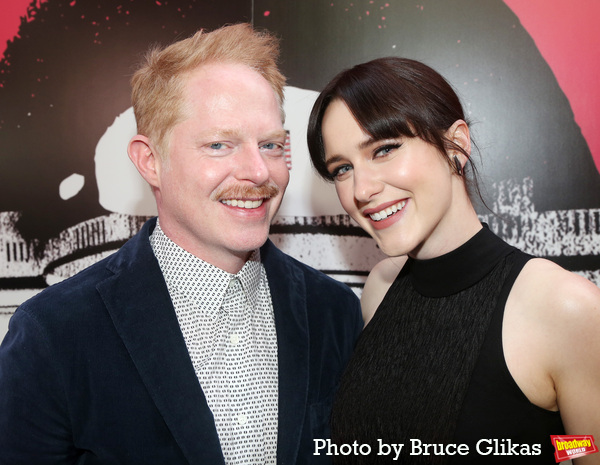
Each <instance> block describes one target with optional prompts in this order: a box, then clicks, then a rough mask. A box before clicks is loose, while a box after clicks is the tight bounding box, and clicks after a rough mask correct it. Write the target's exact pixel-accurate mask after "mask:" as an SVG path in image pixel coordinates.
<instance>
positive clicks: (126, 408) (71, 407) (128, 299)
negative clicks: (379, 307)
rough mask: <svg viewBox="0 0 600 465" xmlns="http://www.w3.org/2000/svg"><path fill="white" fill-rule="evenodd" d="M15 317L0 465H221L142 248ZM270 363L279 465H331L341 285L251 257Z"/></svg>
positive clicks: (4, 350)
mask: <svg viewBox="0 0 600 465" xmlns="http://www.w3.org/2000/svg"><path fill="white" fill-rule="evenodd" d="M154 224H155V220H151V221H149V222H148V223H146V224H145V225H144V227H143V228H142V230H141V231H140V232H139V233H138V234H137V235H136V236H135V237H133V238H132V239H131V240H130V241H128V242H127V243H126V244H125V245H124V246H123V247H122V248H121V249H120V250H119V251H118V252H116V253H115V254H114V255H112V256H110V257H108V258H106V259H104V260H102V261H101V262H98V263H97V264H95V265H92V266H91V267H89V268H88V269H86V270H84V271H82V272H81V273H79V274H78V275H76V276H74V277H72V278H70V279H67V280H65V281H63V282H62V283H60V284H57V285H55V286H51V287H50V288H48V289H46V290H44V291H43V292H41V293H40V294H38V295H37V296H35V297H34V298H32V299H30V300H29V301H27V302H26V303H24V304H23V305H21V306H20V307H19V308H18V309H17V311H16V312H15V314H14V315H13V317H12V318H11V321H10V324H9V332H8V333H7V335H6V337H5V339H4V341H3V343H2V345H1V346H0V463H1V464H10V465H17V464H27V465H36V464H75V463H76V464H127V465H135V464H140V465H152V464H161V465H176V464H206V465H217V464H222V463H224V460H223V455H222V452H221V448H220V444H219V439H218V436H217V432H216V429H215V425H214V421H213V416H212V413H211V411H210V409H209V408H208V405H207V403H206V399H205V397H204V394H203V392H202V389H201V387H200V384H199V382H198V379H197V377H196V374H195V372H194V368H193V366H192V363H191V361H190V357H189V355H188V352H187V349H186V346H185V342H184V339H183V335H182V333H181V330H180V328H179V324H178V322H177V317H176V315H175V311H174V309H173V305H172V303H171V300H170V298H169V294H168V291H167V287H166V284H165V281H164V279H163V276H162V274H161V271H160V268H159V266H158V262H157V260H156V258H155V257H154V254H153V252H152V249H151V247H150V243H149V239H148V237H149V234H150V232H151V231H152V229H153V227H154ZM261 257H262V261H263V263H264V266H265V268H266V272H267V277H268V281H269V287H270V289H271V297H272V300H273V307H274V312H275V325H276V329H277V343H278V356H279V433H278V439H277V463H278V464H281V465H284V464H308V463H327V462H328V461H329V459H330V457H327V456H324V455H317V456H315V455H313V452H314V444H313V439H316V438H326V437H328V434H329V414H330V410H331V399H332V396H333V393H334V391H335V389H336V387H337V384H338V380H339V377H340V375H341V372H342V370H343V369H344V367H345V366H346V362H347V361H348V359H349V357H350V354H351V351H352V349H353V347H354V343H355V340H356V338H357V337H358V334H359V332H360V330H361V328H362V319H361V316H360V309H359V302H358V299H357V298H356V296H355V295H354V293H353V292H352V291H351V290H350V289H348V288H347V287H346V286H344V285H342V284H340V283H338V282H336V281H334V280H332V279H330V278H329V277H327V276H325V275H323V274H322V273H319V272H317V271H315V270H313V269H311V268H309V267H307V266H306V265H303V264H301V263H299V262H298V261H296V260H294V259H293V258H291V257H289V256H287V255H285V254H284V253H282V252H281V251H280V250H278V249H277V248H276V247H275V246H274V245H273V244H272V243H271V242H270V241H268V242H267V244H265V245H264V246H263V247H262V248H261Z"/></svg>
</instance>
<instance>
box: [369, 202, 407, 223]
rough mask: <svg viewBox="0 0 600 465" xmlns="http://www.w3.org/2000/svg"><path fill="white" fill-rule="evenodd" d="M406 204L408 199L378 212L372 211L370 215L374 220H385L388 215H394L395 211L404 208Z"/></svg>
mask: <svg viewBox="0 0 600 465" xmlns="http://www.w3.org/2000/svg"><path fill="white" fill-rule="evenodd" d="M404 205H406V200H401V201H400V202H398V203H397V204H396V205H392V206H391V207H388V208H386V209H384V210H381V211H380V212H377V213H371V214H370V215H369V216H370V217H371V219H372V220H373V221H381V220H385V219H386V218H387V217H388V216H392V215H393V214H394V213H396V212H398V211H400V210H402V209H403V208H404Z"/></svg>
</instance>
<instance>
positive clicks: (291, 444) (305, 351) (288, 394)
mask: <svg viewBox="0 0 600 465" xmlns="http://www.w3.org/2000/svg"><path fill="white" fill-rule="evenodd" d="M261 257H262V261H263V264H264V266H265V269H266V271H267V278H268V281H269V289H270V291H271V299H272V301H273V310H274V313H275V326H276V329H277V346H278V364H279V432H278V438H277V463H296V458H297V456H298V450H299V446H300V438H301V435H302V427H303V425H304V418H305V416H306V409H307V396H308V378H309V344H308V319H307V318H308V317H307V310H306V289H305V282H304V276H303V274H302V272H301V271H300V270H299V269H297V268H296V267H295V266H294V265H293V262H292V261H291V260H290V259H289V258H288V257H286V256H285V255H284V254H283V253H282V252H281V251H279V250H278V249H277V248H276V247H275V246H274V245H273V244H272V243H271V242H270V241H268V242H267V244H265V246H263V248H261Z"/></svg>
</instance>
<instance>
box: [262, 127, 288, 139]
mask: <svg viewBox="0 0 600 465" xmlns="http://www.w3.org/2000/svg"><path fill="white" fill-rule="evenodd" d="M286 137H287V131H286V130H285V129H281V130H277V131H274V132H271V133H269V134H267V137H265V138H264V139H283V140H285V138H286Z"/></svg>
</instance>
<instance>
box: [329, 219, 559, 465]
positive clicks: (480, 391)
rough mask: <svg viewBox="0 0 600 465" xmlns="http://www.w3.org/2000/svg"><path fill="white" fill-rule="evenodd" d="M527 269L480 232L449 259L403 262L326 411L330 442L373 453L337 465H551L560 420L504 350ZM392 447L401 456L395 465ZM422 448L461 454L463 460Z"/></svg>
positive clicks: (518, 255) (342, 458)
mask: <svg viewBox="0 0 600 465" xmlns="http://www.w3.org/2000/svg"><path fill="white" fill-rule="evenodd" d="M530 258H531V257H530V256H528V255H526V254H524V253H522V252H520V251H518V250H517V249H515V248H514V247H512V246H510V245H508V244H506V243H505V242H504V241H502V240H501V239H500V238H498V237H497V236H495V235H494V234H493V233H492V232H491V231H489V229H487V227H484V228H483V229H482V230H481V231H479V232H478V233H477V234H476V235H475V236H473V238H471V239H470V240H469V241H468V242H466V243H465V244H463V245H462V246H461V247H459V248H458V249H456V250H454V251H452V252H450V253H448V254H446V255H443V256H441V257H437V258H434V259H431V260H413V259H409V260H408V261H407V262H406V264H405V265H404V267H403V269H402V271H401V272H400V274H399V275H398V277H397V278H396V280H395V281H394V283H393V284H392V286H391V287H390V289H389V291H388V292H387V294H386V296H385V297H384V299H383V301H382V302H381V304H380V306H379V308H378V310H377V312H376V313H375V315H374V316H373V319H372V320H371V321H370V323H369V324H368V325H367V327H366V328H365V330H364V331H363V333H362V335H361V337H360V339H359V341H358V343H357V347H356V350H355V353H354V355H353V357H352V359H351V361H350V363H349V365H348V367H347V369H346V372H345V374H344V376H343V377H342V380H341V384H340V389H339V391H338V394H337V397H336V399H335V402H334V406H333V414H332V441H333V442H334V443H336V444H337V445H338V446H341V445H342V444H353V443H354V441H356V443H357V444H358V445H361V444H369V446H370V449H371V454H370V455H363V454H364V453H365V452H367V451H368V449H367V448H365V447H363V448H362V450H361V452H362V453H359V454H356V455H355V454H354V453H350V454H348V455H342V454H341V453H340V454H339V455H336V456H334V462H335V463H344V464H346V463H347V464H352V463H357V464H366V463H388V462H389V463H402V464H420V463H427V464H430V463H431V464H433V463H459V464H462V463H478V464H487V463H520V462H522V463H531V464H548V465H550V464H554V463H556V462H555V460H554V448H553V446H552V443H551V441H550V435H551V434H564V429H563V426H562V422H561V419H560V415H559V413H558V412H550V411H547V410H544V409H542V408H539V407H537V406H535V405H533V404H531V403H530V402H529V400H528V399H527V398H526V397H525V395H524V394H523V393H522V392H521V390H520V389H519V388H518V386H517V385H516V383H515V382H514V380H513V378H512V377H511V375H510V373H509V371H508V367H507V366H506V363H505V361H504V354H503V350H502V320H503V314H504V306H505V304H506V299H507V298H508V294H509V292H510V289H511V288H512V285H513V283H514V281H515V279H516V277H517V276H518V274H519V272H520V271H521V269H522V267H523V266H524V265H525V263H526V262H527V260H529V259H530ZM418 441H420V443H419V442H418ZM478 443H479V444H478ZM391 444H404V446H403V448H402V450H401V452H400V453H399V455H398V456H396V457H395V455H396V453H395V452H394V450H393V449H389V448H387V447H386V445H391ZM424 444H438V445H439V444H441V445H443V446H446V445H448V444H466V445H467V446H466V447H468V450H469V454H468V455H458V454H456V448H450V449H449V450H448V449H446V448H444V449H441V448H440V446H438V448H437V449H436V448H433V447H429V448H428V449H427V450H425V448H424V446H423V445H424ZM515 444H518V446H515ZM418 445H420V446H421V447H420V448H419V447H417V446H418ZM391 447H393V446H391ZM339 450H340V451H342V452H348V450H349V449H348V448H345V449H344V448H340V449H339ZM462 451H465V448H464V447H463V448H462ZM353 452H354V451H353ZM378 452H381V453H383V454H384V455H378ZM386 452H390V454H389V455H387V454H385V453H386ZM425 452H429V454H426V453H425ZM451 452H455V455H447V454H448V453H451ZM411 453H413V454H411ZM516 453H518V454H519V455H515V454H516ZM442 454H444V455H442ZM507 454H508V455H507ZM523 454H527V455H523ZM529 454H532V455H529ZM394 459H396V460H394Z"/></svg>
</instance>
